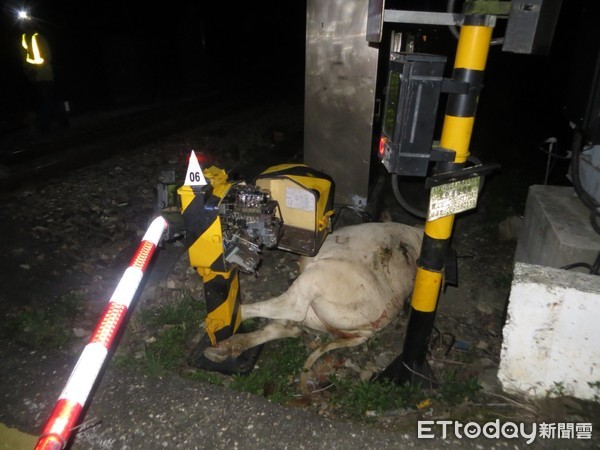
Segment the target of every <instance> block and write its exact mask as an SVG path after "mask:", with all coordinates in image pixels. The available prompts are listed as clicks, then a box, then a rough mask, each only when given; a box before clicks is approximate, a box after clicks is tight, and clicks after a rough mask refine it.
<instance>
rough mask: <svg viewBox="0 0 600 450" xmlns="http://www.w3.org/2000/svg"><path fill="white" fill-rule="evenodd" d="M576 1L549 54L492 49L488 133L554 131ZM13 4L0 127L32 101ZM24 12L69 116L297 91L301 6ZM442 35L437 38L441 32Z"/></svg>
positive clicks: (8, 10) (214, 4) (2, 27)
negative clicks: (47, 54)
mask: <svg viewBox="0 0 600 450" xmlns="http://www.w3.org/2000/svg"><path fill="white" fill-rule="evenodd" d="M586 1H592V2H593V1H596V0H564V1H563V10H564V14H563V16H564V17H561V22H560V23H559V27H558V30H557V35H556V38H555V43H554V46H553V52H552V54H551V55H549V56H528V55H510V54H504V53H502V52H501V51H500V49H499V48H497V47H496V48H494V49H492V51H491V52H490V58H489V62H488V69H487V71H486V75H485V86H484V92H483V95H482V100H481V110H482V112H486V111H487V114H491V115H492V116H493V119H494V120H495V121H496V123H497V126H498V128H500V129H504V128H507V127H509V125H508V124H510V127H513V128H514V127H517V128H523V129H526V128H527V127H531V124H532V123H533V122H537V125H540V124H541V126H542V130H541V131H540V134H541V135H540V137H542V135H543V133H545V132H546V131H545V130H544V129H543V128H548V133H551V132H552V129H553V128H555V125H556V123H561V124H562V125H564V124H565V123H566V121H565V120H564V118H562V117H560V110H561V107H562V106H561V105H562V102H563V101H564V98H565V97H568V96H569V92H568V88H567V85H568V83H567V79H568V76H569V73H570V72H573V71H576V70H578V69H577V68H576V67H575V66H573V61H572V60H573V54H574V51H575V50H576V49H577V48H578V46H579V43H578V42H577V39H576V36H577V33H576V31H577V30H576V28H577V26H576V25H574V23H576V21H577V17H576V16H577V14H578V9H579V8H580V6H579V5H581V3H582V2H584V3H585V2H586ZM402 2H404V0H402ZM388 3H389V5H388V7H393V5H392V3H393V2H392V1H391V0H390V1H389V2H388ZM413 3H414V2H413ZM417 3H418V4H419V6H422V5H426V6H427V5H428V6H429V7H430V8H433V6H434V5H433V3H436V5H435V6H437V8H433V9H436V10H443V9H444V8H443V6H444V5H445V2H444V1H441V0H436V1H433V0H432V1H429V2H417ZM402 4H403V5H404V3H402ZM438 4H439V5H441V7H440V6H439V5H438ZM21 5H22V3H19V2H12V0H9V1H8V2H4V3H3V7H2V11H0V64H1V67H2V70H0V101H1V104H2V109H1V111H0V112H1V115H0V121H5V122H6V121H10V120H11V119H12V118H14V117H15V116H18V115H19V113H22V112H23V110H24V108H27V105H28V99H29V97H28V95H31V86H30V85H29V84H28V81H27V80H26V78H25V77H24V73H23V71H22V67H21V66H22V62H21V49H20V34H21V31H20V30H19V28H18V26H17V24H16V20H15V17H14V10H16V9H18V8H20V7H21ZM565 5H568V7H565ZM29 6H30V9H31V12H32V15H33V16H35V17H37V18H38V23H39V25H40V28H41V30H42V31H43V32H44V33H45V34H46V35H47V36H48V39H49V41H50V44H51V47H52V51H53V57H54V68H55V73H56V84H57V88H58V91H59V95H60V96H61V98H64V99H68V100H69V101H70V102H71V104H72V109H73V112H77V111H86V110H94V109H98V108H104V107H112V106H122V105H129V104H135V103H139V102H148V101H160V100H166V99H169V98H173V97H175V96H181V95H187V94H190V93H194V92H199V91H201V90H203V89H206V87H207V86H208V87H217V88H225V89H227V88H230V87H240V86H243V85H244V83H247V84H251V83H254V82H257V81H260V82H261V83H263V84H264V85H267V84H271V85H276V86H282V87H283V88H285V89H294V90H297V91H299V92H300V93H301V92H302V88H303V82H304V58H305V48H304V46H305V32H306V23H305V22H306V0H288V1H283V0H261V1H255V2H218V1H205V0H204V1H199V0H196V1H194V0H171V1H170V2H163V3H155V2H141V1H124V2H121V1H119V2H117V1H102V2H84V1H75V0H37V1H35V2H30V3H29ZM573 11H576V12H575V13H574V12H573ZM597 28H598V27H597V26H595V28H594V29H597ZM444 35H445V36H446V37H444V38H443V39H448V36H449V33H448V32H447V30H445V34H444ZM450 40H451V39H450ZM452 45H454V43H453V42H451V46H452ZM580 59H585V58H580ZM531 105H537V106H536V107H537V110H533V109H532V107H531ZM536 111H540V112H541V113H539V114H538V113H537V112H536ZM542 113H543V115H542ZM0 129H1V128H0ZM511 130H512V128H511ZM544 137H546V136H544Z"/></svg>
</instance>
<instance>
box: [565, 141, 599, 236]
mask: <svg viewBox="0 0 600 450" xmlns="http://www.w3.org/2000/svg"><path fill="white" fill-rule="evenodd" d="M582 148H583V134H582V133H581V132H579V131H577V130H575V134H574V137H573V147H572V149H571V154H572V161H571V178H572V182H573V188H574V189H575V193H576V194H577V196H578V197H579V198H580V199H581V201H582V203H583V204H584V205H585V206H586V207H587V208H588V209H589V210H590V225H591V226H592V228H593V229H594V231H595V232H596V233H598V234H600V225H599V224H598V216H599V215H600V213H599V207H600V205H598V203H597V202H596V200H594V198H593V197H592V196H591V195H590V194H588V193H587V192H586V191H585V189H584V188H583V186H582V184H581V177H580V176H579V158H580V155H581V149H582Z"/></svg>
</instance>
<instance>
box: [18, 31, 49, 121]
mask: <svg viewBox="0 0 600 450" xmlns="http://www.w3.org/2000/svg"><path fill="white" fill-rule="evenodd" d="M23 25H24V32H23V35H22V36H21V46H22V47H23V53H24V62H23V64H24V70H25V73H26V75H27V77H28V78H29V79H30V80H31V82H32V83H33V84H34V86H35V87H36V90H37V93H38V102H39V108H38V116H37V122H38V126H39V130H40V131H41V132H46V131H48V130H49V129H50V128H51V126H52V122H53V120H55V119H56V118H57V117H58V110H57V109H58V108H57V103H56V98H55V94H54V71H53V69H52V54H51V52H50V46H49V45H48V41H47V40H46V38H45V37H44V36H43V35H42V34H40V33H39V32H37V31H34V30H33V28H32V26H31V25H30V24H29V23H27V24H23Z"/></svg>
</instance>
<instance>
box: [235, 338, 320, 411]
mask: <svg viewBox="0 0 600 450" xmlns="http://www.w3.org/2000/svg"><path fill="white" fill-rule="evenodd" d="M307 357H308V352H307V349H306V346H305V345H304V343H303V342H302V340H301V339H300V338H286V339H282V340H280V341H277V342H272V343H270V345H269V347H265V348H264V349H263V353H262V354H261V356H260V358H259V360H258V361H257V366H258V367H256V368H255V369H254V370H253V371H252V372H250V373H249V374H247V375H234V376H233V377H232V381H231V385H230V386H231V388H232V389H236V390H238V391H244V392H249V393H252V394H258V395H263V396H265V397H267V398H269V399H270V400H272V401H274V402H282V401H285V400H287V399H289V398H291V396H292V394H293V393H294V392H292V389H291V386H292V384H293V381H294V378H295V376H296V375H297V374H298V373H299V372H300V370H301V369H302V366H303V365H304V362H305V361H306V358H307Z"/></svg>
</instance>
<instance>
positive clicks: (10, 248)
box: [0, 102, 599, 449]
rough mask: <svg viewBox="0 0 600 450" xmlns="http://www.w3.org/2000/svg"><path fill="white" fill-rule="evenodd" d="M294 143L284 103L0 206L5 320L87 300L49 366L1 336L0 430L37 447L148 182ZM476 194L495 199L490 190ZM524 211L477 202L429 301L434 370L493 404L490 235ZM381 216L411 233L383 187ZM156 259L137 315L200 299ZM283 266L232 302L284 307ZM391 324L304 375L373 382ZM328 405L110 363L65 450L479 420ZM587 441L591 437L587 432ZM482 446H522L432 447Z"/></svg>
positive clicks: (514, 409) (248, 161)
mask: <svg viewBox="0 0 600 450" xmlns="http://www.w3.org/2000/svg"><path fill="white" fill-rule="evenodd" d="M301 136H302V108H301V107H299V106H298V105H296V104H293V103H285V102H274V103H268V104H263V105H260V106H256V107H254V108H251V109H249V110H246V111H243V112H240V113H238V114H235V115H231V116H228V117H225V118H222V119H219V120H215V121H213V122H210V123H207V124H203V125H199V126H198V127H196V128H192V129H190V130H187V131H186V132H184V133H178V134H174V135H172V136H169V137H167V138H165V139H163V140H161V141H159V142H155V143H154V144H152V145H147V146H144V147H140V148H135V149H131V151H130V152H128V153H126V154H122V155H119V156H115V157H112V158H111V159H109V160H106V161H104V162H101V163H99V164H96V165H94V166H91V167H87V168H83V169H80V170H78V171H75V172H73V173H70V174H68V175H65V176H61V177H57V178H54V179H50V180H48V181H46V182H43V183H39V184H36V185H31V186H28V187H24V188H21V189H19V190H17V191H14V192H11V193H8V194H2V196H1V199H2V204H3V208H2V209H1V210H0V233H1V234H2V235H3V239H2V240H1V245H0V250H1V251H2V254H3V255H5V257H4V258H2V259H1V260H0V274H1V275H0V276H1V277H2V278H1V281H2V287H3V288H2V290H1V291H0V305H1V308H2V309H1V312H2V315H3V319H4V320H5V321H10V320H11V319H14V318H15V317H19V313H20V312H22V311H29V312H31V311H35V310H38V309H47V308H49V307H51V306H52V305H53V304H55V303H56V302H57V299H59V298H64V296H65V295H78V296H81V297H83V298H85V299H86V300H85V302H84V303H83V305H82V310H81V311H80V312H79V315H78V317H79V319H78V321H77V323H76V324H73V326H72V329H71V330H69V333H70V334H71V336H70V339H69V340H68V342H66V343H65V344H64V345H62V346H61V347H60V349H59V350H58V351H55V350H53V351H50V350H46V349H44V348H43V346H41V347H37V348H32V347H31V346H26V345H23V343H20V342H16V340H15V339H14V336H12V337H11V336H8V335H6V334H4V335H2V336H0V338H1V339H2V342H3V345H2V347H1V349H0V356H1V357H2V361H3V364H2V365H1V367H0V374H1V379H2V380H3V383H2V387H1V388H0V396H1V397H2V402H0V421H1V422H2V423H4V424H6V425H8V426H11V427H17V428H19V429H20V430H22V431H24V432H27V433H29V434H32V435H34V436H35V435H37V433H39V431H40V430H41V427H42V425H43V424H44V422H45V420H46V419H47V416H48V414H49V412H50V410H51V408H52V406H53V405H54V402H55V401H56V399H57V396H58V394H59V393H60V391H61V389H62V387H63V386H64V383H65V382H66V380H67V378H68V375H69V374H70V372H71V370H72V368H73V366H74V364H75V361H76V360H77V357H78V356H79V354H80V352H81V350H82V348H83V346H84V345H85V343H86V339H87V338H88V337H89V335H90V334H91V333H92V331H93V328H94V326H95V324H96V321H97V319H98V317H99V316H100V314H101V313H102V311H103V310H104V308H105V306H106V302H107V297H108V296H109V295H110V293H112V291H113V289H114V287H115V286H116V283H117V281H118V279H119V277H120V275H121V273H122V271H123V270H124V268H125V267H126V266H127V263H128V261H129V259H130V258H131V256H132V254H133V251H134V250H135V248H136V247H137V245H138V243H139V240H140V238H141V236H142V235H143V233H144V231H145V229H146V225H147V224H148V221H149V220H150V219H151V218H152V217H153V215H154V214H155V203H156V201H155V191H154V187H155V185H156V183H157V180H158V174H159V172H160V170H163V169H168V168H176V169H185V161H186V159H187V156H188V154H189V151H190V149H195V150H197V151H198V152H199V154H200V155H201V156H202V158H203V161H205V162H206V163H208V164H211V163H214V164H216V165H218V166H220V167H222V168H225V169H227V170H228V172H229V173H230V175H231V174H233V175H234V176H239V177H240V178H243V179H251V178H252V177H253V176H254V175H256V174H258V173H259V171H260V170H262V169H264V168H266V167H268V166H270V165H274V164H278V163H282V162H290V161H301V148H302V146H301V139H300V138H301ZM489 190H491V191H492V192H493V191H494V186H493V183H492V185H491V188H490V189H489ZM490 195H491V194H490ZM521 207H522V205H520V206H518V205H517V206H512V207H506V208H503V209H502V210H501V211H500V212H498V204H497V202H493V201H492V200H491V198H490V196H487V197H486V194H485V192H484V195H483V197H482V199H481V204H480V207H479V208H478V211H477V213H467V214H464V215H461V217H459V218H458V220H457V223H456V227H455V238H454V247H455V248H456V250H457V252H458V255H459V259H458V263H459V274H460V286H459V288H453V287H449V288H448V289H447V290H446V292H445V293H444V294H443V295H442V297H441V299H440V307H439V311H438V316H437V319H436V330H437V332H439V335H436V336H439V337H440V338H439V339H434V345H433V346H432V361H431V363H432V366H433V368H434V369H435V370H442V369H445V368H448V367H460V368H461V371H462V373H464V374H465V376H467V375H468V376H476V377H478V379H479V383H480V384H481V385H482V386H483V388H484V390H485V391H486V392H487V393H489V394H490V395H502V393H501V391H499V388H498V385H497V381H496V378H495V373H496V369H497V367H498V362H499V352H500V344H501V337H502V335H501V330H502V324H503V320H504V308H505V303H506V298H507V295H508V291H509V288H510V274H511V267H512V255H513V253H514V247H515V242H514V240H513V239H511V238H512V237H514V233H510V230H508V232H507V230H506V228H507V227H506V226H503V229H502V230H503V232H502V234H499V231H498V226H499V224H500V222H501V220H502V219H505V218H507V217H512V219H511V220H512V222H513V223H515V220H514V218H515V217H516V216H518V215H519V213H520V208H521ZM384 214H385V215H386V216H387V217H388V218H391V219H392V220H396V221H401V222H406V223H411V224H417V223H419V220H418V219H415V218H413V217H411V216H409V215H408V214H407V213H405V212H403V210H401V209H400V208H399V207H398V206H397V204H396V202H395V200H394V199H393V197H392V196H391V194H390V189H389V186H386V189H385V198H384ZM513 216H514V217H513ZM491 217H495V219H490V218H491ZM516 224H517V226H518V219H517V220H516ZM504 225H506V223H505V224H504ZM509 228H510V227H509ZM158 253H159V254H158V258H157V261H156V264H155V266H154V267H153V272H152V276H151V278H150V279H149V280H148V282H147V283H146V286H145V289H144V291H143V293H142V294H141V296H140V298H139V299H138V304H137V307H136V308H140V307H142V306H146V307H148V306H152V305H156V304H161V303H165V302H168V301H170V300H172V299H174V298H176V297H177V296H178V295H181V292H182V291H186V292H191V293H192V295H194V296H196V297H198V298H201V296H202V290H201V283H200V280H199V278H198V277H197V275H196V274H195V273H193V271H192V270H191V269H190V268H189V264H188V263H187V259H186V258H187V257H186V254H185V252H184V249H183V247H181V246H180V245H177V244H173V245H170V246H168V247H167V248H165V249H162V250H160V251H159V252H158ZM296 260H297V257H296V256H295V255H292V254H289V253H284V252H276V251H274V252H265V254H264V260H263V265H262V267H261V270H260V271H259V273H258V275H257V276H245V275H244V276H242V278H241V286H242V298H243V300H244V301H256V300H262V299H266V298H269V297H271V296H273V295H277V294H279V293H280V292H283V291H284V290H285V289H286V288H287V286H288V285H289V283H290V282H291V281H292V280H293V279H294V277H295V276H296V274H297V270H296ZM481 267H485V268H486V270H485V271H482V270H481ZM404 323H405V318H402V317H399V318H398V319H397V320H396V321H395V322H394V323H393V324H392V325H391V326H389V327H388V328H386V329H385V330H383V331H382V332H381V333H380V334H379V335H378V336H377V339H376V340H375V341H374V343H371V344H370V345H369V346H367V344H365V345H364V346H359V347H357V348H355V349H351V350H345V351H341V352H338V353H335V357H332V358H330V359H325V360H324V361H321V362H320V365H317V375H318V373H319V371H320V372H322V374H323V375H324V376H330V375H332V374H335V375H336V376H338V377H342V378H343V377H351V378H355V379H368V378H370V376H371V375H372V374H373V373H376V372H377V371H379V370H381V369H383V368H384V367H386V366H387V364H389V362H390V361H391V360H392V359H393V358H394V357H395V356H396V355H398V354H399V352H400V351H401V346H402V339H403V330H404ZM26 331H27V330H25V332H26ZM449 336H451V337H452V338H453V339H454V340H455V342H456V343H459V344H460V346H454V347H452V349H453V351H452V353H450V354H448V353H447V350H448V348H449V347H448V341H447V340H445V339H446V338H448V337H449ZM310 340H311V338H308V337H307V338H306V339H305V342H306V343H307V344H309V345H310ZM136 345H140V341H139V340H138V341H136V340H135V339H132V338H131V335H129V334H126V335H125V336H124V337H123V342H122V346H123V349H121V348H120V349H119V351H122V352H128V351H130V352H131V354H132V355H134V354H135V351H136V347H135V346H136ZM142 345H143V342H142ZM459 351H465V352H469V356H470V358H469V362H468V364H467V363H461V362H460V361H461V358H455V356H456V354H457V352H459ZM496 398H497V399H498V398H500V397H496ZM502 398H503V400H502V401H501V402H500V401H498V402H497V403H504V406H501V408H503V409H501V410H498V409H497V410H496V411H495V412H496V413H498V412H499V411H500V412H501V413H502V414H505V417H507V420H515V421H517V420H519V421H532V420H533V421H538V422H539V421H541V420H543V419H547V420H550V419H551V418H552V417H558V418H562V420H555V422H556V421H566V419H565V417H567V415H566V414H567V412H565V411H567V409H568V411H569V414H570V415H569V416H568V417H569V418H570V421H572V422H573V421H579V422H583V421H586V420H587V421H591V420H592V419H594V420H597V417H598V415H595V416H591V418H590V415H589V414H590V413H589V410H588V409H586V408H587V407H583V406H581V405H580V404H578V403H577V402H575V403H572V402H571V403H568V404H567V406H565V403H564V402H563V403H558V404H557V403H544V404H537V405H531V404H528V403H527V402H524V401H521V400H518V401H515V402H514V403H511V402H512V401H513V400H512V399H508V398H507V397H502ZM327 399H328V397H327V394H326V393H324V394H321V395H320V396H317V397H314V398H313V399H312V401H311V402H310V404H309V405H308V406H307V405H303V406H301V407H300V406H298V405H296V406H297V407H290V406H287V407H286V406H282V405H278V404H274V403H272V402H270V401H268V400H267V399H265V398H263V397H260V396H253V395H250V394H246V393H240V392H237V391H233V390H231V389H228V387H227V385H226V384H225V385H223V386H215V385H211V384H207V383H202V382H198V381H194V380H190V379H186V378H181V377H178V376H177V375H176V374H171V375H168V376H163V377H148V376H145V375H140V374H139V373H136V372H133V371H128V370H125V369H123V368H118V367H114V365H113V364H108V367H107V368H106V371H105V373H104V374H103V376H102V378H101V382H100V383H99V385H98V386H97V389H96V391H95V394H94V397H93V399H92V401H91V404H90V406H89V410H88V411H87V413H86V417H85V422H84V425H83V427H82V429H81V431H80V432H79V433H78V434H77V437H76V439H75V441H74V443H73V448H81V449H84V448H85V449H106V448H111V449H112V448H122V449H131V448H140V449H141V448H144V449H147V448H186V449H188V448H189V449H193V448H265V449H270V448H273V449H276V448H277V449H279V448H281V449H285V448H306V449H313V448H314V449H317V448H319V449H320V448H361V449H364V448H381V449H384V448H404V447H416V448H420V447H422V448H431V447H432V442H431V441H428V440H417V439H416V434H417V433H416V424H415V423H416V420H417V419H419V418H421V419H429V420H442V419H448V418H449V417H454V418H465V417H466V418H472V419H473V420H475V418H481V417H483V416H482V415H481V414H482V413H481V408H480V407H481V406H482V405H462V409H460V408H459V409H454V410H448V409H445V408H442V406H439V407H438V406H436V405H434V406H432V407H431V408H425V409H424V410H422V411H419V412H411V413H410V414H408V415H407V414H399V413H396V414H392V415H391V416H387V417H377V418H375V419H374V420H362V421H356V420H353V421H351V420H349V419H348V418H347V417H344V416H343V415H342V414H339V412H336V411H334V410H333V409H332V408H330V407H329V404H328V402H327ZM507 405H508V406H507ZM483 406H486V405H483ZM488 407H489V405H488ZM496 408H498V407H496ZM524 411H526V413H525V412H524ZM553 414H554V416H553ZM457 420H458V419H457ZM598 426H599V425H598V423H595V428H596V430H597V429H598ZM596 435H597V432H595V433H594V436H596ZM491 442H493V446H495V447H497V448H502V447H509V448H518V447H520V446H522V445H524V443H523V441H522V440H511V441H500V440H494V441H490V440H487V439H474V440H465V439H463V440H458V439H455V438H454V439H452V438H448V439H436V440H435V445H434V446H435V447H454V446H460V447H471V446H472V447H475V448H488V447H491V446H490V443H491ZM597 442H598V441H594V442H593V443H592V442H589V441H569V446H571V447H587V446H590V445H589V444H592V445H593V444H594V443H596V444H597ZM542 444H543V445H542ZM532 447H533V448H536V447H537V448H564V441H563V442H555V443H553V442H551V441H548V440H546V441H543V442H537V443H535V444H534V445H533V446H532Z"/></svg>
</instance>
